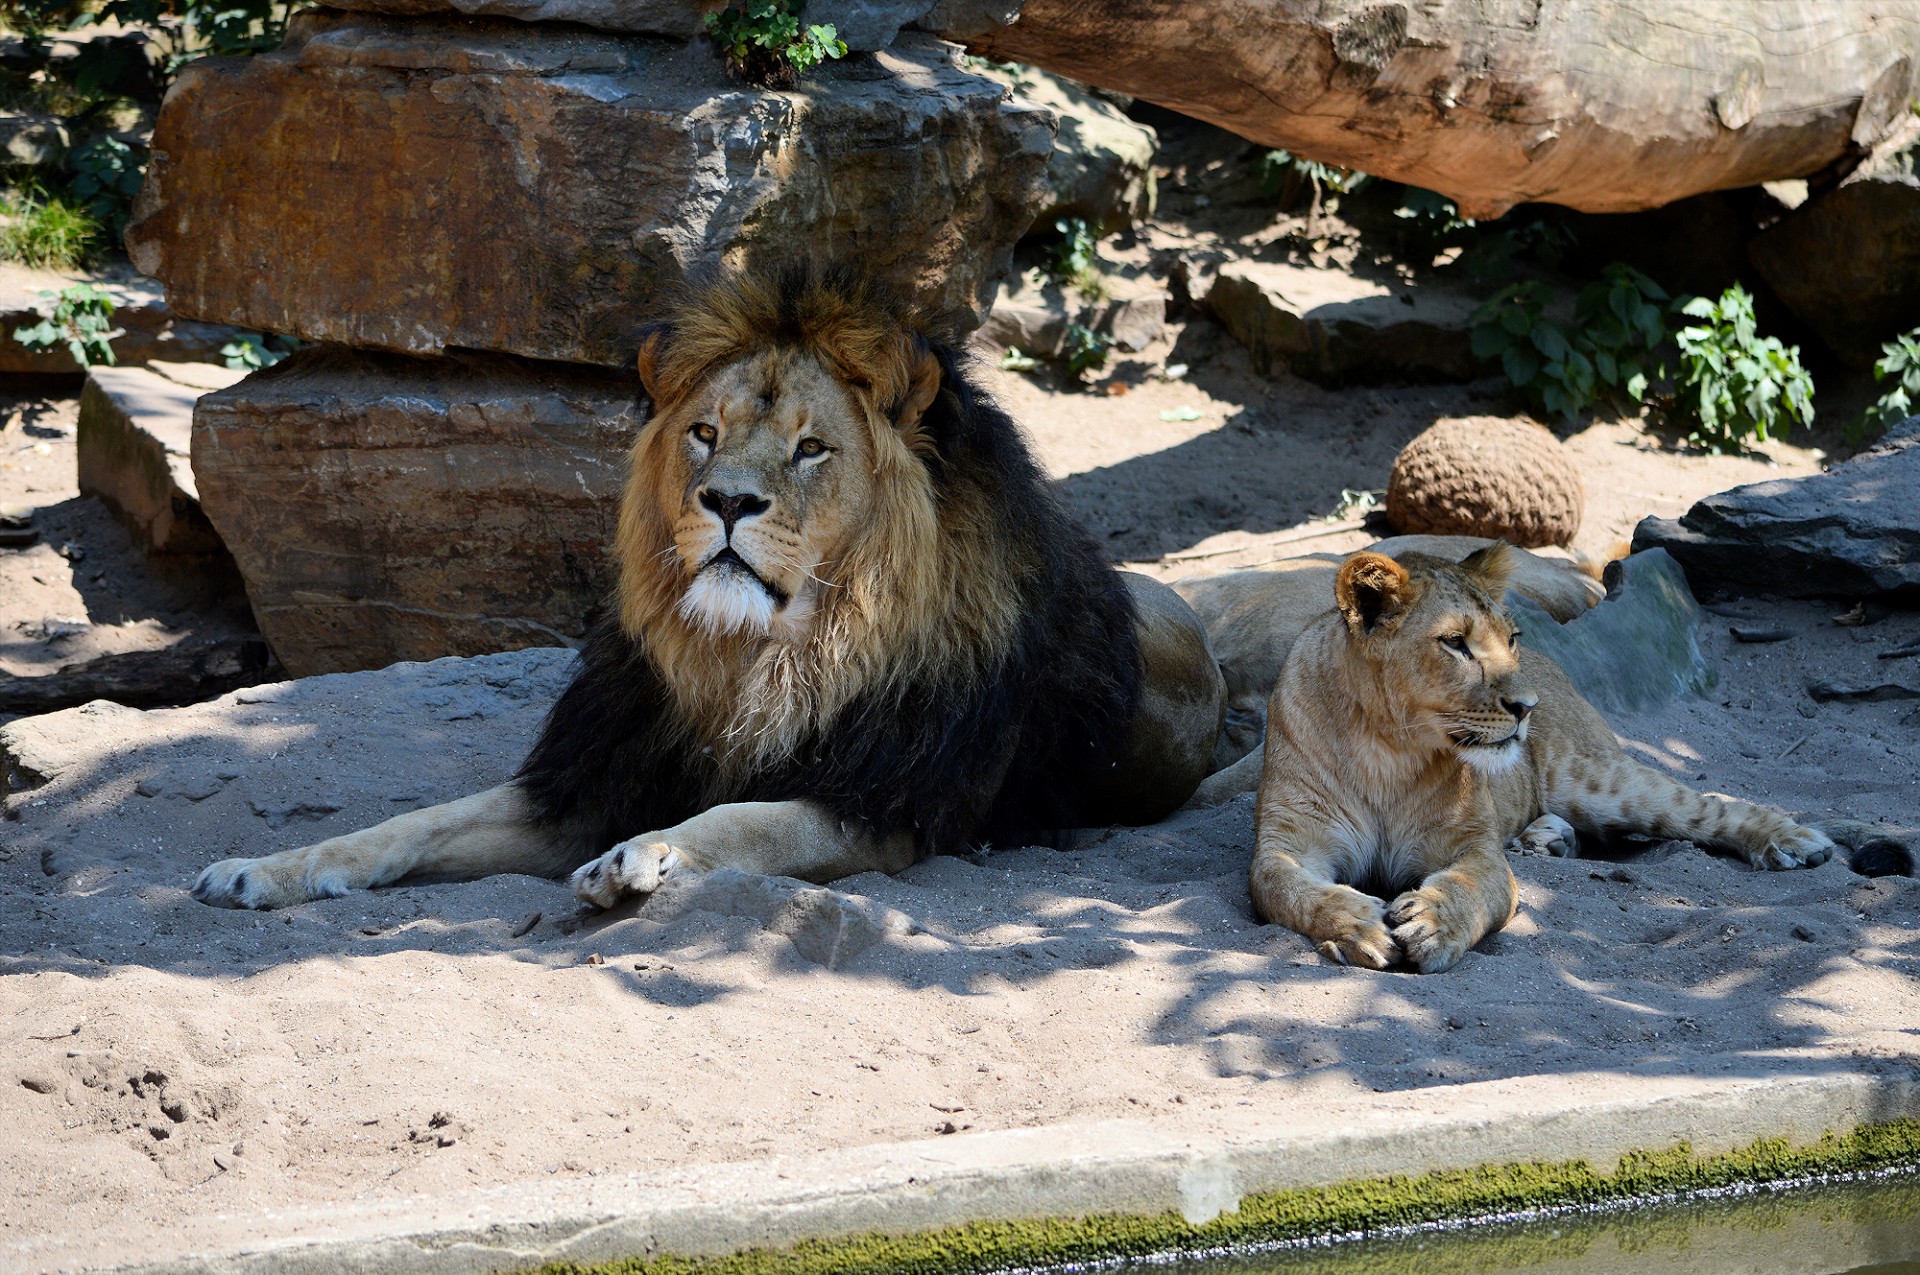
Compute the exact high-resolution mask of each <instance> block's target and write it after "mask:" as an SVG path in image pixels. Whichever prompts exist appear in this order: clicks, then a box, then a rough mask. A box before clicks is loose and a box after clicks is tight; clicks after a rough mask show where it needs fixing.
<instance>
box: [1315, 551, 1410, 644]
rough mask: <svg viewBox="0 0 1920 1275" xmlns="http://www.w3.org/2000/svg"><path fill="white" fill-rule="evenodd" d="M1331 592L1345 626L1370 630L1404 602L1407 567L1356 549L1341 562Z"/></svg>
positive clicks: (1358, 629)
mask: <svg viewBox="0 0 1920 1275" xmlns="http://www.w3.org/2000/svg"><path fill="white" fill-rule="evenodd" d="M1333 596H1334V599H1335V600H1336V601H1337V602H1338V603H1339V604H1340V614H1341V615H1342V616H1344V617H1345V618H1346V621H1347V628H1349V629H1350V630H1352V631H1353V632H1355V633H1371V632H1372V631H1373V629H1374V626H1376V625H1378V624H1379V623H1380V622H1381V621H1382V620H1387V619H1391V618H1392V617H1393V616H1394V615H1396V614H1397V613H1398V612H1399V611H1400V609H1401V607H1402V606H1404V605H1405V604H1406V600H1407V569H1406V568H1405V567H1403V566H1401V565H1400V564H1399V563H1397V562H1395V561H1394V560H1393V559H1392V558H1389V557H1387V556H1386V555H1385V554H1383V553H1356V554H1354V555H1353V556H1352V557H1351V558H1348V559H1347V560H1346V562H1345V563H1343V564H1342V565H1341V567H1340V574H1339V576H1337V577H1336V578H1335V579H1334V582H1333Z"/></svg>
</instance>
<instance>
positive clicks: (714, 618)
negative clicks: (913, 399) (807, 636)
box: [656, 349, 873, 638]
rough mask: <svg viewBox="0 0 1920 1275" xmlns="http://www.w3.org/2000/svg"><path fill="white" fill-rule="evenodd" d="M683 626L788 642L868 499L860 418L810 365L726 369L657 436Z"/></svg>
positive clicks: (752, 360)
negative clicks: (670, 514)
mask: <svg viewBox="0 0 1920 1275" xmlns="http://www.w3.org/2000/svg"><path fill="white" fill-rule="evenodd" d="M658 425H659V428H660V429H661V431H662V437H661V439H660V440H659V442H660V445H661V447H662V452H661V456H660V458H661V460H662V461H663V462H664V463H663V464H662V465H661V467H660V471H659V474H658V480H659V484H660V489H659V491H658V492H657V493H656V494H657V498H658V500H659V503H660V508H661V509H662V510H670V511H674V516H673V518H672V550H671V552H672V554H673V555H674V556H675V557H677V558H678V560H679V566H680V569H681V571H682V573H683V575H684V579H685V591H684V592H683V593H682V594H681V597H680V603H679V610H680V614H681V615H682V616H683V617H685V618H686V619H687V620H688V621H689V622H690V623H692V624H694V625H696V626H698V627H701V628H704V629H706V630H708V631H710V632H713V633H734V632H744V633H748V634H773V635H776V636H781V637H788V638H796V637H799V636H801V635H802V634H804V633H805V631H806V630H807V628H808V627H809V623H810V621H811V619H812V617H813V616H814V615H815V613H816V612H817V611H818V609H819V606H820V602H821V600H822V599H821V593H822V591H823V590H825V589H828V588H831V587H834V586H833V585H832V583H831V576H832V572H833V567H834V565H835V563H836V562H837V561H838V560H839V558H840V557H841V556H842V555H843V553H844V551H845V549H846V548H847V546H848V543H849V541H850V539H851V538H852V537H853V536H855V535H857V534H858V532H859V529H860V527H861V525H862V522H863V520H864V519H865V517H866V515H867V512H868V510H869V507H870V505H871V503H872V499H873V483H872V473H873V442H872V436H871V433H870V430H869V428H868V424H867V422H866V420H865V416H864V412H863V410H862V404H860V403H859V402H858V401H857V400H856V398H855V396H854V393H853V391H851V390H850V389H849V387H848V386H846V385H844V384H842V383H841V382H840V381H839V380H838V379H836V378H835V377H834V376H833V375H832V374H831V373H830V372H828V371H827V369H825V368H824V367H822V366H821V365H820V363H819V362H818V361H817V360H816V359H815V358H813V357H812V356H811V355H809V354H807V353H805V352H802V351H796V350H791V349H786V350H770V351H763V352H760V353H757V354H755V355H752V356H750V357H748V358H744V359H741V360H739V361H738V362H735V363H731V364H729V365H727V366H725V367H723V368H721V369H720V370H719V371H718V372H717V373H715V375H714V376H713V377H712V378H711V379H710V380H709V381H708V382H707V383H706V385H705V386H703V387H702V388H701V389H699V390H697V391H696V392H695V393H694V394H693V395H691V396H690V397H689V398H687V399H686V400H685V401H683V402H681V403H678V404H676V405H675V406H674V410H673V411H671V412H670V413H668V414H666V415H665V416H663V418H662V419H661V420H660V421H659V422H658Z"/></svg>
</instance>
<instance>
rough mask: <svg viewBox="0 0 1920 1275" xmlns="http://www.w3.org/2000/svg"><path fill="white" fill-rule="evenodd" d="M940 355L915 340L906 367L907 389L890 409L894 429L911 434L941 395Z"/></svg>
mask: <svg viewBox="0 0 1920 1275" xmlns="http://www.w3.org/2000/svg"><path fill="white" fill-rule="evenodd" d="M940 378H941V368H940V356H939V355H937V354H935V353H934V352H933V351H932V350H930V349H928V348H927V347H926V346H925V345H924V344H922V343H920V342H918V341H916V342H915V343H914V348H913V351H912V353H911V354H910V355H909V362H908V365H907V390H906V393H905V394H902V395H901V396H900V403H899V406H897V407H895V408H894V409H893V427H894V428H895V429H897V430H899V431H900V432H901V433H902V434H910V433H912V432H913V430H914V429H915V428H916V427H917V426H918V425H919V424H920V418H921V417H922V416H925V415H926V414H927V409H928V408H929V407H932V406H933V400H934V397H935V396H936V395H938V394H939V393H940Z"/></svg>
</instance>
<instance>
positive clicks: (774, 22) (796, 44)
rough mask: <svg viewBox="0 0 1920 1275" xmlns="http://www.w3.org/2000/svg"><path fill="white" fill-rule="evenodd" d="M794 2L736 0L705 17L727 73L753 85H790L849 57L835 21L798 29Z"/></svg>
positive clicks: (798, 8) (797, 9)
mask: <svg viewBox="0 0 1920 1275" xmlns="http://www.w3.org/2000/svg"><path fill="white" fill-rule="evenodd" d="M801 7H802V5H801V4H798V3H793V2H792V0H735V3H733V4H730V5H728V6H727V7H726V8H725V9H722V10H720V11H719V12H717V13H709V14H708V15H707V34H708V35H709V36H711V37H712V38H713V42H714V44H716V45H718V46H719V48H720V52H721V55H722V56H723V57H725V58H726V61H727V67H728V69H730V70H732V71H733V72H734V74H736V75H738V76H739V77H740V78H741V79H743V80H746V81H747V82H749V83H751V84H791V83H793V80H794V77H795V76H796V75H797V74H798V73H799V72H801V71H807V70H811V69H812V68H814V67H816V66H818V65H819V64H820V63H822V62H824V61H826V60H828V59H829V58H842V57H845V56H846V55H847V46H846V42H845V41H843V40H841V39H840V38H839V32H837V31H835V30H834V28H833V26H832V24H831V23H827V24H822V25H815V26H808V27H805V28H804V29H803V28H802V27H801V25H800V13H799V10H800V9H801Z"/></svg>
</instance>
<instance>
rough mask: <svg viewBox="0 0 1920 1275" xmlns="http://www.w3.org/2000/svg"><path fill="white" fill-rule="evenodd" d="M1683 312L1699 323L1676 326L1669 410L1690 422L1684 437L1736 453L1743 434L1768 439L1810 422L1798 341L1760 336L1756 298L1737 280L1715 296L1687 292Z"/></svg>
mask: <svg viewBox="0 0 1920 1275" xmlns="http://www.w3.org/2000/svg"><path fill="white" fill-rule="evenodd" d="M1679 310H1680V313H1682V314H1684V315H1686V316H1688V317H1689V318H1693V319H1698V320H1700V322H1698V323H1695V324H1693V325H1692V326H1690V327H1685V328H1682V329H1680V331H1679V332H1677V333H1675V334H1674V341H1675V343H1676V344H1677V345H1678V346H1679V349H1680V360H1679V369H1678V371H1677V372H1676V374H1675V377H1674V380H1675V386H1674V393H1673V397H1672V399H1671V401H1670V403H1669V406H1668V412H1669V414H1670V415H1671V416H1672V417H1673V419H1674V420H1675V421H1676V423H1678V424H1682V425H1685V426H1687V427H1688V431H1689V432H1688V435H1687V440H1688V441H1689V442H1692V443H1696V444H1698V445H1699V446H1702V447H1705V448H1706V449H1708V450H1709V451H1737V450H1739V448H1740V447H1741V445H1742V442H1743V440H1745V439H1746V438H1748V437H1752V438H1754V439H1757V440H1758V441H1760V442H1763V443H1764V442H1766V441H1768V439H1769V437H1770V436H1771V431H1772V430H1773V429H1775V428H1776V427H1778V429H1779V431H1780V432H1781V433H1783V434H1784V433H1785V432H1786V431H1787V429H1788V428H1789V426H1790V425H1791V424H1792V422H1794V421H1796V420H1797V421H1799V422H1800V423H1801V424H1803V425H1811V424H1812V423H1813V378H1812V377H1811V376H1809V375H1808V374H1807V370H1806V369H1805V368H1803V367H1801V366H1800V347H1799V346H1797V345H1795V346H1785V345H1782V344H1781V343H1780V340H1779V338H1777V337H1762V336H1761V335H1760V333H1759V328H1758V325H1757V324H1756V323H1755V321H1754V316H1753V297H1752V295H1751V294H1750V293H1748V292H1747V290H1746V289H1745V288H1742V287H1741V286H1740V285H1739V284H1734V285H1733V286H1732V287H1730V288H1728V289H1727V290H1726V291H1725V292H1723V293H1721V294H1720V299H1719V300H1717V301H1711V300H1708V299H1707V298H1706V297H1692V298H1689V299H1688V300H1686V301H1685V302H1683V303H1682V304H1681V305H1680V307H1679Z"/></svg>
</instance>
